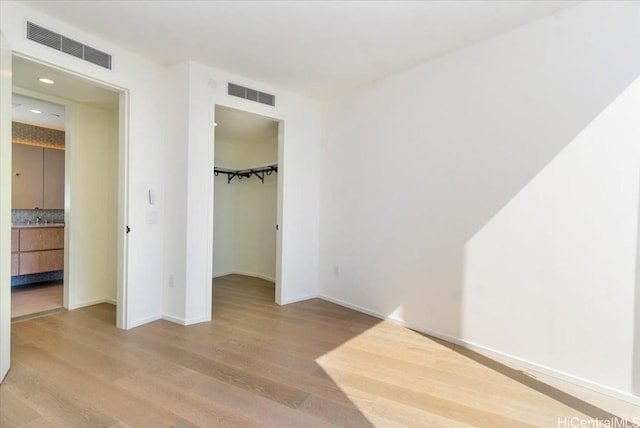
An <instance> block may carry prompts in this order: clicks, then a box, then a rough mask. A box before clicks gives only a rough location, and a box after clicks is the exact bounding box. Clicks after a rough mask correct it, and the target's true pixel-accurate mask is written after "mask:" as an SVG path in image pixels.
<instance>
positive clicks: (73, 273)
mask: <svg viewBox="0 0 640 428" xmlns="http://www.w3.org/2000/svg"><path fill="white" fill-rule="evenodd" d="M121 95H122V94H121V93H120V92H118V91H116V90H112V89H110V88H107V87H103V86H101V85H99V84H97V83H94V82H91V81H87V80H85V79H83V78H80V77H76V76H74V75H72V74H69V73H67V72H65V71H62V70H59V69H55V68H52V67H48V66H46V65H44V64H41V63H37V62H33V61H30V60H28V59H26V58H22V57H17V56H14V58H13V97H12V105H13V110H14V115H13V116H14V120H13V124H12V125H13V126H12V128H13V129H12V131H13V132H12V146H13V147H12V148H13V150H12V152H13V155H12V194H13V195H12V196H13V197H12V205H13V206H12V249H11V251H12V254H11V257H12V280H11V285H12V287H11V295H12V310H11V313H12V319H13V320H14V321H16V320H20V319H24V318H29V317H32V316H41V315H46V314H49V313H52V312H56V311H57V310H64V309H76V308H79V307H82V306H88V305H93V304H98V303H110V304H114V305H115V304H116V303H117V288H118V281H119V278H118V255H119V245H122V242H120V238H119V236H120V235H121V234H119V233H117V232H118V229H119V225H118V221H119V216H120V215H121V214H120V212H119V211H120V209H121V207H120V205H121V200H120V194H119V192H120V188H121V187H123V186H122V183H121V177H120V175H119V167H120V162H121V157H120V150H121V148H120V146H121V144H120V142H121V141H120V140H121V136H120V127H121V124H120V102H121ZM17 110H22V111H23V114H22V115H20V114H18V112H17ZM54 119H55V120H57V122H56V124H55V125H52V124H51V123H48V122H47V121H49V122H51V121H53V120H54ZM54 128H56V129H54ZM25 129H26V131H25ZM54 131H57V132H58V134H61V135H55V136H54V137H56V138H57V139H56V141H55V142H54V144H53V146H52V143H51V141H50V140H51V139H52V138H53V137H52V136H51V135H50V134H52V133H53V132H54ZM29 163H31V164H33V165H36V167H33V166H32V167H29V166H28V165H29ZM38 165H39V166H38ZM36 184H39V190H34V189H35V188H36V187H38V186H36ZM38 195H40V196H39V198H40V199H38Z"/></svg>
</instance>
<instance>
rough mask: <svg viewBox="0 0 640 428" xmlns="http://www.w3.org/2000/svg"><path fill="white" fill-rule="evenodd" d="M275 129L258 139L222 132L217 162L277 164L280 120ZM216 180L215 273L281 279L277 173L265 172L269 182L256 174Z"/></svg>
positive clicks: (239, 165)
mask: <svg viewBox="0 0 640 428" xmlns="http://www.w3.org/2000/svg"><path fill="white" fill-rule="evenodd" d="M219 128H220V127H218V128H216V129H219ZM270 131H271V132H269V133H267V135H264V136H261V137H256V138H257V140H256V141H244V140H242V139H238V138H236V137H235V136H233V135H225V134H222V133H217V134H216V142H215V157H216V164H217V165H220V166H222V167H227V168H231V169H246V168H252V167H257V166H264V165H270V164H274V163H277V161H278V132H277V131H278V127H277V123H275V122H274V126H273V128H272V129H271V130H270ZM269 134H270V135H269ZM214 182H215V187H214V189H215V191H214V193H215V202H214V231H213V277H214V278H215V277H218V276H222V275H227V274H230V273H239V274H244V275H251V276H257V277H259V278H263V279H267V280H269V281H275V274H276V272H275V268H276V230H275V225H276V222H277V219H276V212H277V184H278V183H277V175H276V174H275V173H272V174H271V175H270V176H267V175H265V177H264V183H263V182H261V181H260V180H259V179H258V178H256V177H251V178H250V179H242V180H238V178H237V177H236V178H234V179H233V180H232V181H231V183H227V176H226V175H224V174H220V175H219V176H217V177H215V178H214Z"/></svg>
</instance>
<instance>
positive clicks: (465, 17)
mask: <svg viewBox="0 0 640 428" xmlns="http://www.w3.org/2000/svg"><path fill="white" fill-rule="evenodd" d="M24 3H26V4H28V5H29V6H31V7H34V8H37V9H39V10H41V11H43V12H44V13H47V14H49V15H52V16H54V17H57V18H59V19H60V20H62V21H66V22H68V23H70V24H72V25H75V26H77V27H80V28H83V29H84V30H86V31H88V32H91V33H93V34H96V35H99V36H102V37H103V38H105V39H107V40H110V41H112V42H114V43H116V44H118V45H120V46H123V47H125V48H126V49H128V50H131V51H134V52H137V53H138V54H140V55H142V56H145V57H147V58H150V59H152V60H155V61H158V62H160V63H163V64H171V63H176V62H181V61H185V60H189V59H191V60H195V61H198V62H201V63H204V64H208V65H211V66H214V67H218V68H222V69H224V70H227V71H231V72H234V73H237V74H240V75H243V76H247V77H250V78H254V79H257V80H262V81H265V82H268V83H271V84H274V85H277V86H280V87H283V88H286V89H289V90H292V91H295V92H299V93H303V94H306V95H310V96H313V97H317V98H328V97H331V96H333V95H336V94H338V93H340V92H341V91H344V90H348V89H351V88H354V87H357V86H359V85H362V84H364V83H367V82H370V81H373V80H376V79H379V78H381V77H383V76H385V75H388V74H390V73H393V72H397V71H400V70H403V69H406V68H408V67H411V66H413V65H416V64H419V63H421V62H423V61H425V60H428V59H430V58H433V57H436V56H438V55H441V54H443V53H445V52H448V51H451V50H453V49H456V48H459V47H462V46H464V45H466V44H469V43H472V42H475V41H478V40H481V39H485V38H487V37H490V36H492V35H495V34H498V33H501V32H504V31H506V30H509V29H511V28H514V27H517V26H519V25H522V24H525V23H527V22H530V21H532V20H535V19H538V18H541V17H543V16H546V15H549V14H553V13H554V12H556V11H558V10H560V9H563V8H566V7H569V6H571V5H575V4H577V3H579V2H577V1H544V0H533V1H524V0H523V1H506V0H498V1H480V0H476V1H466V0H463V1H452V0H449V1H313V2H312V1H186V0H185V1H171V0H160V1H153V0H150V1H122V0H108V1H104V0H94V1H75V0H72V1H69V0H59V1H41V0H38V1H29V0H27V1H24ZM98 48H99V47H98ZM117 60H118V59H117V58H114V61H117Z"/></svg>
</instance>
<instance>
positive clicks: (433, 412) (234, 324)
mask: <svg viewBox="0 0 640 428" xmlns="http://www.w3.org/2000/svg"><path fill="white" fill-rule="evenodd" d="M273 299H274V289H273V284H271V283H268V282H265V281H262V280H259V279H255V278H248V277H242V276H237V275H230V276H227V277H224V278H220V279H217V280H215V282H214V287H213V301H214V305H213V321H211V322H208V323H201V324H197V325H193V326H188V327H184V326H179V325H176V324H173V323H170V322H167V321H156V322H153V323H151V324H148V325H144V326H141V327H138V328H135V329H133V330H129V331H122V330H118V329H116V328H115V308H114V307H113V306H111V305H107V304H102V305H96V306H92V307H87V308H82V309H78V310H74V311H70V312H63V313H58V314H55V315H51V316H47V317H42V318H37V319H32V320H28V321H23V322H17V323H14V324H13V325H12V339H13V342H12V353H13V354H12V369H11V371H10V372H9V375H8V377H7V379H6V380H5V382H4V383H3V384H2V386H0V426H2V427H3V428H5V427H7V428H8V427H36V426H53V427H176V428H178V427H181V428H189V427H236V426H237V427H264V426H268V427H324V426H343V427H371V426H379V427H405V426H407V427H439V426H442V427H449V426H451V427H462V426H481V427H527V426H541V427H557V426H559V425H558V418H571V417H576V418H579V420H585V421H586V420H592V419H593V418H600V419H603V418H618V419H616V420H617V421H622V419H621V418H622V417H624V418H628V419H632V418H633V417H634V416H636V417H640V408H639V407H636V406H632V405H630V404H628V403H625V402H622V401H619V400H614V399H611V398H608V397H604V396H601V395H599V394H596V393H594V392H591V391H588V390H584V389H582V388H578V387H575V386H572V385H569V384H566V383H563V382H560V381H557V380H552V379H550V378H543V377H542V376H540V375H532V374H526V373H523V372H522V371H520V370H518V369H517V368H512V367H509V366H508V365H505V364H502V363H500V362H497V361H495V360H490V359H488V358H486V357H484V356H481V355H479V354H475V353H473V352H470V351H467V350H463V349H460V348H458V347H455V346H453V345H451V344H447V343H445V342H441V341H438V340H435V339H433V338H429V337H426V336H424V335H421V334H418V333H416V332H413V331H411V330H408V329H406V328H402V327H399V326H396V325H393V324H390V323H387V322H381V321H380V320H378V319H375V318H372V317H370V316H367V315H364V314H361V313H358V312H355V311H352V310H350V309H346V308H343V307H340V306H337V305H334V304H332V303H328V302H325V301H322V300H319V299H314V300H309V301H305V302H300V303H296V304H292V305H288V306H285V307H279V306H277V305H276V304H275V303H273ZM627 425H628V426H631V425H630V424H627ZM566 426H569V425H566ZM618 426H623V425H618Z"/></svg>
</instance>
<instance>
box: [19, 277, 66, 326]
mask: <svg viewBox="0 0 640 428" xmlns="http://www.w3.org/2000/svg"><path fill="white" fill-rule="evenodd" d="M62 294H63V291H62V282H61V281H57V282H51V283H45V284H38V285H34V286H29V287H24V286H20V287H13V288H12V289H11V319H13V320H15V319H20V318H24V317H26V316H31V315H34V314H39V313H42V312H49V311H54V310H61V309H63V308H62V304H63V302H62Z"/></svg>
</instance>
